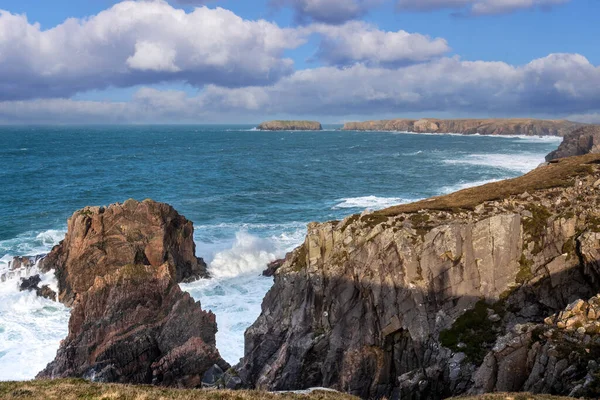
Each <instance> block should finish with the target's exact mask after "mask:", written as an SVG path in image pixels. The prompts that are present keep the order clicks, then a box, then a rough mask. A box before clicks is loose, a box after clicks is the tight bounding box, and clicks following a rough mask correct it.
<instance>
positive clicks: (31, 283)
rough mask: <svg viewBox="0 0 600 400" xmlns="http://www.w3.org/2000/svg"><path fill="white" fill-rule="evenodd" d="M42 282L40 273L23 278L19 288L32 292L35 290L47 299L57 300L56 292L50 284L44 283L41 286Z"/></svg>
mask: <svg viewBox="0 0 600 400" xmlns="http://www.w3.org/2000/svg"><path fill="white" fill-rule="evenodd" d="M40 282H42V278H40V276H39V275H33V276H30V277H29V278H21V283H20V284H19V290H20V291H21V292H22V291H24V290H28V291H30V292H32V291H35V293H36V294H37V295H38V296H40V297H44V298H46V299H49V300H52V301H56V292H55V291H54V290H52V289H51V288H50V286H49V285H43V286H42V287H39V286H38V285H39V284H40Z"/></svg>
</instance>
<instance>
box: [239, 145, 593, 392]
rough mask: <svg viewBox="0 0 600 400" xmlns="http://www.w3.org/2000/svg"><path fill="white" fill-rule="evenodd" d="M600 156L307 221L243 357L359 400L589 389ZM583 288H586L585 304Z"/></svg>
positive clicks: (266, 378) (280, 376)
mask: <svg viewBox="0 0 600 400" xmlns="http://www.w3.org/2000/svg"><path fill="white" fill-rule="evenodd" d="M599 164H600V155H598V154H588V155H584V156H580V157H571V158H566V159H561V160H558V161H557V162H556V163H552V164H549V165H546V166H541V167H539V168H537V169H535V170H534V171H532V172H530V173H529V174H527V175H525V176H523V177H520V178H516V179H511V180H506V181H502V182H497V183H491V184H488V185H484V186H481V187H477V188H472V189H467V190H463V191H460V192H456V193H453V194H451V195H447V196H442V197H437V198H432V199H428V200H424V201H421V202H417V203H412V204H407V205H401V206H396V207H392V208H390V209H386V210H382V211H379V212H374V213H364V214H361V215H353V216H350V217H348V218H346V219H345V220H343V221H333V222H327V223H320V224H319V223H313V224H310V225H309V228H308V235H307V236H306V239H305V242H304V244H303V245H302V246H300V247H299V248H297V249H296V250H295V251H294V252H293V253H291V254H290V255H288V256H287V258H286V260H285V262H284V263H283V265H282V266H281V267H280V268H279V269H277V271H276V272H275V284H274V286H273V288H272V289H271V290H270V292H269V293H268V294H267V296H266V298H265V300H264V303H263V307H262V314H261V315H260V317H259V318H258V320H257V321H256V322H255V323H254V325H252V327H250V328H249V329H248V330H247V331H246V341H245V345H246V347H245V357H244V359H243V362H242V363H241V365H239V366H238V368H239V373H240V376H241V377H242V378H243V379H245V380H246V382H248V384H249V385H250V386H253V387H256V388H260V389H268V390H283V389H286V390H289V389H302V388H306V387H311V386H326V387H331V388H335V389H338V390H341V391H345V392H349V393H351V394H355V395H358V396H360V397H363V398H380V397H383V396H385V397H388V398H394V399H397V398H401V399H440V398H445V397H448V396H452V395H459V394H464V393H473V394H477V393H484V392H494V391H506V392H511V391H532V392H538V393H552V394H563V395H571V396H591V397H597V395H598V394H599V393H600V390H599V388H600V365H599V364H598V361H597V359H598V357H600V319H599V315H598V312H597V311H598V310H597V308H598V305H597V304H598V301H597V300H596V299H595V298H593V299H591V298H592V297H593V296H595V295H596V294H597V293H598V292H599V291H600V267H599V266H600V212H598V208H597V207H596V205H598V204H600V165H599ZM580 299H584V300H586V299H590V300H589V301H587V300H586V301H580Z"/></svg>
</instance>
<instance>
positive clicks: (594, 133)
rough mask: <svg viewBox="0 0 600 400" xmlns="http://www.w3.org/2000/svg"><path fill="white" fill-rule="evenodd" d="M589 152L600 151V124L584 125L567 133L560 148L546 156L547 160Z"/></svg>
mask: <svg viewBox="0 0 600 400" xmlns="http://www.w3.org/2000/svg"><path fill="white" fill-rule="evenodd" d="M588 153H600V126H598V125H589V126H584V127H582V128H579V129H577V130H575V131H573V132H571V133H569V134H568V135H566V136H565V138H564V139H563V141H562V143H561V144H560V146H558V149H556V150H555V151H553V152H552V153H550V154H548V155H547V156H546V161H552V160H557V159H559V158H564V157H571V156H580V155H583V154H588Z"/></svg>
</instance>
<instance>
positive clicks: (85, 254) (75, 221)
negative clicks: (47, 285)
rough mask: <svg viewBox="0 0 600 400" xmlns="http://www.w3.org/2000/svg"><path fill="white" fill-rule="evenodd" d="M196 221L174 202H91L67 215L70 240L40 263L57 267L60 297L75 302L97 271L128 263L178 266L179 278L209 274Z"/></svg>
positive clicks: (45, 266) (193, 278)
mask: <svg viewBox="0 0 600 400" xmlns="http://www.w3.org/2000/svg"><path fill="white" fill-rule="evenodd" d="M193 234H194V226H193V224H192V222H191V221H188V220H187V219H186V218H185V217H183V216H181V215H179V214H178V213H177V211H175V210H174V209H173V207H171V206H169V205H168V204H164V203H157V202H155V201H152V200H144V201H142V202H138V201H135V200H131V199H130V200H127V201H126V202H125V203H123V204H113V205H111V206H109V207H107V208H105V207H86V208H84V209H82V210H79V211H76V212H75V213H74V214H73V216H72V217H71V218H69V220H68V230H67V234H66V236H65V239H64V240H63V241H62V242H61V243H60V244H59V245H57V246H55V247H54V248H53V249H52V251H51V252H50V253H49V254H48V255H47V256H46V258H44V259H43V260H42V261H41V262H40V269H41V270H42V271H47V270H50V269H55V270H56V276H57V278H58V288H59V294H58V298H59V300H60V301H61V302H63V303H65V304H66V305H71V304H72V303H73V301H74V300H75V298H76V296H77V295H78V294H79V293H85V292H86V291H87V290H88V289H89V288H90V287H91V286H92V285H93V283H94V280H95V278H96V277H97V276H103V275H105V274H107V273H110V272H112V271H116V270H117V269H119V268H121V267H123V266H125V265H136V264H142V265H151V266H153V267H160V266H161V265H162V264H163V263H165V262H168V263H169V264H170V265H173V266H174V267H175V273H174V278H175V280H176V282H182V281H190V280H195V279H198V278H200V277H205V276H206V275H207V272H206V264H205V263H204V261H203V260H202V259H200V258H197V257H196V254H195V252H196V245H195V243H194V239H193Z"/></svg>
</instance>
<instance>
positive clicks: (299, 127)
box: [257, 121, 323, 131]
mask: <svg viewBox="0 0 600 400" xmlns="http://www.w3.org/2000/svg"><path fill="white" fill-rule="evenodd" d="M257 129H260V130H263V131H320V130H322V129H323V128H322V127H321V124H320V123H319V122H317V121H268V122H263V123H261V124H259V125H258V126H257Z"/></svg>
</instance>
